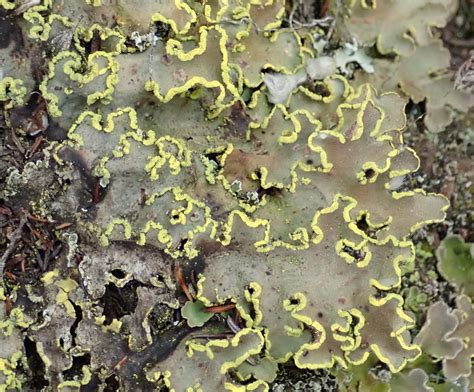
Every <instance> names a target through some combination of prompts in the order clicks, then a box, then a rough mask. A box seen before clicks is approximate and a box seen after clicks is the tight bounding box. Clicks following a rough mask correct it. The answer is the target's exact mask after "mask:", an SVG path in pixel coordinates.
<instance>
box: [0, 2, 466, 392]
mask: <svg viewBox="0 0 474 392" xmlns="http://www.w3.org/2000/svg"><path fill="white" fill-rule="evenodd" d="M431 3H437V5H436V7H434V6H433V5H432V4H431ZM438 3H439V4H438ZM448 3H449V4H448ZM448 3H446V2H433V1H431V2H430V1H428V0H420V1H410V2H405V1H404V2H400V3H396V2H386V3H384V2H377V3H376V2H370V4H372V5H369V4H368V3H367V2H365V1H361V2H359V1H354V2H350V4H346V6H347V7H348V8H347V10H348V11H350V16H349V17H348V19H346V20H345V21H341V23H345V26H346V27H347V29H348V31H349V32H351V34H353V36H355V37H357V38H359V39H360V40H361V43H363V44H366V43H368V42H369V41H372V40H376V39H377V48H378V50H379V51H380V52H381V53H382V54H387V53H389V52H393V51H396V52H397V53H398V54H399V55H400V61H399V62H397V63H396V65H395V66H396V67H398V68H397V69H400V73H392V75H394V76H393V78H395V79H396V78H398V79H397V82H400V83H401V84H402V89H403V90H404V91H405V92H406V94H408V95H412V93H411V92H410V91H409V88H408V87H406V88H404V87H403V86H404V84H403V81H404V80H407V79H406V78H411V77H414V76H413V73H412V71H413V69H416V64H417V63H415V60H414V58H415V56H417V54H416V53H417V51H418V53H419V51H423V50H425V49H426V48H427V47H428V46H430V45H431V46H436V45H438V44H437V43H433V42H432V40H433V38H432V36H431V28H432V27H434V26H441V25H443V24H444V23H445V13H446V12H447V11H449V12H452V10H453V5H452V4H451V2H448ZM138 4H140V6H139V7H137V5H138ZM0 6H2V7H3V8H4V9H7V10H10V9H11V10H14V9H15V8H16V7H17V6H18V4H17V3H16V2H9V1H2V2H0ZM426 9H429V10H430V12H429V14H427V13H425V10H426ZM22 11H23V10H22ZM400 12H405V13H406V14H407V15H410V17H409V18H406V19H403V18H402V19H403V20H404V21H405V22H406V26H405V24H403V25H401V24H398V25H396V26H397V27H396V28H395V27H394V26H395V25H394V24H390V23H387V22H386V21H385V22H383V23H382V21H383V20H384V18H385V17H386V16H387V15H392V16H396V17H397V18H398V17H400V15H402V14H400ZM367 18H369V19H370V20H372V21H375V22H374V23H372V24H371V25H370V26H369V27H367V26H366V25H364V24H362V23H360V20H367ZM412 25H414V26H416V30H411V33H412V35H411V36H408V35H407V34H406V33H407V31H410V29H409V27H410V26H412ZM21 27H22V31H23V32H24V34H25V35H27V36H28V39H29V40H31V41H32V42H35V43H36V44H38V45H44V48H45V52H44V53H45V57H44V63H45V64H44V71H45V72H44V75H43V77H42V78H41V80H39V81H38V91H39V93H40V94H41V97H42V98H43V99H44V101H45V102H46V104H47V111H48V115H49V116H50V118H51V121H52V122H54V125H55V126H56V127H58V128H59V129H62V130H64V132H65V136H64V137H63V138H58V139H57V140H56V141H52V142H50V144H49V146H48V154H49V155H50V156H51V158H52V160H54V164H55V165H59V166H67V165H71V166H72V165H74V166H75V167H77V168H78V170H79V171H80V173H81V174H80V177H81V179H80V180H79V181H80V182H82V183H83V184H85V185H86V186H87V187H88V188H89V191H90V195H89V196H90V197H89V200H88V203H86V204H80V203H79V202H78V203H77V206H76V207H77V209H76V211H75V214H74V215H75V216H74V217H75V220H76V224H77V230H78V233H79V235H80V237H81V238H84V239H89V244H83V245H82V246H79V249H76V248H75V246H76V241H72V239H71V237H70V239H71V244H74V252H72V253H71V252H70V254H69V255H68V260H64V261H63V264H62V265H61V266H60V268H56V269H52V270H50V271H48V272H45V274H44V275H43V276H42V278H41V282H42V283H41V284H42V286H41V287H40V288H38V287H36V288H34V289H32V291H34V292H35V295H36V297H35V298H37V296H38V293H41V296H42V297H43V298H45V302H44V303H43V310H42V319H37V320H36V321H35V323H34V326H33V327H31V334H30V339H32V340H33V341H34V345H35V348H36V351H37V353H38V355H39V356H40V357H41V360H42V362H43V363H44V367H45V373H46V374H47V377H48V379H49V381H50V382H51V385H54V386H56V387H57V388H65V387H78V388H79V387H80V386H81V385H86V384H89V385H102V386H103V384H104V383H106V382H107V380H109V379H110V377H112V374H118V375H121V376H123V377H122V379H121V380H120V381H118V382H119V384H120V385H121V386H122V387H124V388H128V390H132V389H133V388H135V389H136V390H139V388H142V389H143V390H147V389H146V388H153V387H156V388H158V387H160V386H166V387H167V388H169V390H171V391H215V390H231V391H268V390H269V383H271V382H272V381H273V380H274V379H275V376H276V371H277V367H278V364H281V363H288V362H293V363H294V364H295V365H296V366H297V367H299V368H304V369H334V368H335V367H336V366H337V367H339V368H342V369H350V368H352V367H353V366H358V365H362V364H364V363H366V362H367V361H368V360H369V358H377V360H379V361H380V362H381V363H383V364H384V365H385V366H387V368H388V369H389V370H390V372H392V373H397V372H400V371H402V369H403V368H404V367H405V366H406V365H407V364H408V363H412V362H413V361H415V360H417V358H420V356H421V355H422V351H423V349H424V348H423V345H424V344H425V343H423V342H422V340H423V339H422V338H420V337H418V338H417V339H418V340H415V341H413V339H412V336H411V334H410V330H411V329H412V328H413V327H414V325H415V319H414V317H412V316H411V315H410V314H409V313H408V312H406V311H405V310H404V308H403V297H402V296H401V295H400V294H398V292H397V290H398V289H399V288H400V285H401V275H402V268H403V267H404V265H408V264H412V263H413V261H414V258H415V250H414V246H413V243H412V242H411V241H410V237H409V236H410V234H412V233H413V232H414V231H415V230H417V229H418V228H420V227H422V226H423V225H426V224H429V223H433V222H439V221H442V220H443V219H444V216H445V211H446V209H447V208H448V202H447V200H446V198H444V197H443V196H440V195H436V194H429V193H426V192H424V191H422V190H420V189H412V190H406V189H404V188H403V189H402V185H403V180H404V178H405V176H407V175H409V174H411V173H413V172H415V171H416V170H417V169H418V166H419V159H418V157H417V155H416V153H415V151H413V150H412V149H410V148H408V147H407V146H405V145H404V141H403V131H404V128H405V125H406V118H405V112H404V109H405V105H406V100H405V99H404V98H402V97H400V96H399V95H397V94H396V93H390V92H381V91H380V90H379V91H377V88H378V87H379V86H380V84H378V82H377V81H376V79H373V78H377V77H380V76H379V75H380V72H379V71H377V69H378V64H377V62H376V61H375V68H374V69H372V67H371V65H367V64H368V63H366V62H368V60H367V54H366V53H365V52H358V54H357V55H353V54H348V52H347V51H344V50H340V51H339V53H340V57H341V56H342V57H343V58H339V59H338V60H334V63H332V61H331V60H328V57H329V58H331V56H327V54H323V53H319V52H318V50H317V49H315V48H316V47H317V45H316V37H317V36H318V35H321V30H320V29H314V28H313V27H306V26H302V27H301V28H298V29H295V28H294V27H293V26H291V25H289V24H288V20H287V19H286V9H285V1H283V0H268V1H259V0H252V1H250V0H218V1H217V0H216V1H207V2H198V1H183V0H174V1H167V2H162V1H155V2H152V1H150V2H145V3H144V4H142V2H138V1H127V2H126V1H118V2H106V1H95V0H94V1H77V2H60V1H49V0H48V1H42V2H41V4H39V5H34V6H31V7H29V8H28V9H26V10H24V11H23V12H21ZM377 37H378V38H377ZM345 47H346V48H347V45H346V46H345ZM440 50H441V49H440ZM351 56H352V57H351ZM323 57H326V58H325V59H323ZM423 58H425V57H423ZM323 60H324V61H323ZM353 61H355V62H360V63H363V64H366V65H365V67H364V68H363V69H365V70H366V71H367V70H368V72H372V71H374V74H373V76H370V77H369V78H368V79H367V80H365V81H368V82H369V83H365V82H364V83H363V81H362V79H363V77H361V78H358V77H356V80H355V81H351V80H348V78H346V77H345V76H344V75H345V74H347V72H348V68H346V65H347V64H349V63H350V62H353ZM405 66H406V67H405ZM445 66H446V65H445V64H444V63H443V65H442V67H445ZM338 67H339V68H338ZM407 67H408V68H407ZM411 67H413V69H412V68H411ZM407 69H408V70H407ZM7 70H8V68H7ZM405 72H406V73H405ZM371 75H372V74H371ZM423 76H425V75H423ZM364 77H365V75H364ZM417 80H419V79H417ZM446 80H447V79H446ZM446 80H445V79H443V82H442V83H447V81H446ZM430 81H431V79H430ZM433 83H435V84H436V86H438V83H441V82H440V81H439V80H438V79H436V81H435V82H433ZM26 86H29V84H28V83H22V81H21V80H17V79H12V78H11V77H9V76H8V75H6V77H5V78H3V79H2V80H1V81H0V102H5V103H6V108H7V109H9V110H10V109H14V108H17V107H21V106H22V105H24V104H25V103H26V100H27V99H28V98H27V97H28V94H29V92H30V91H28V90H27V87H26ZM279 86H281V87H279ZM430 88H431V87H430ZM433 88H434V87H433ZM436 88H437V87H436ZM278 90H282V91H278ZM430 91H431V90H430ZM277 93H280V94H277ZM413 94H414V93H413ZM430 94H431V92H428V93H427V92H425V91H423V92H422V93H420V95H418V97H419V99H418V98H414V99H415V100H417V99H418V100H421V99H424V97H426V96H428V99H429V101H428V102H430V99H431V98H430V97H431V95H430ZM433 94H434V93H433ZM456 94H457V93H456ZM453 99H454V98H453ZM456 99H458V98H456ZM458 101H459V102H460V101H461V99H459V100H458ZM458 101H456V102H458ZM453 102H455V101H452V100H449V101H446V102H443V103H436V104H435V103H433V105H432V108H435V107H436V105H438V104H439V105H441V107H442V109H443V110H447V111H448V112H449V113H451V106H455V104H454V103H453ZM432 108H430V109H429V110H430V112H429V113H431V116H433V109H432ZM448 117H449V116H448ZM440 121H441V122H437V123H438V124H442V123H443V121H444V123H446V121H445V120H444V117H443V120H440ZM427 125H428V126H429V124H428V123H427ZM51 164H52V163H51ZM12 173H13V172H12ZM25 173H26V171H25V172H24V173H23V174H20V173H16V172H15V174H14V175H13V174H12V175H11V182H12V184H13V182H15V181H16V182H15V183H19V182H21V181H26V182H28V179H25V178H26V177H25V175H26V174H25ZM13 185H14V184H13ZM13 185H12V186H11V188H12V190H11V191H9V192H10V193H4V194H2V196H3V197H9V196H11V195H12V194H14V193H12V192H16V190H15V189H16V188H15V186H13ZM65 188H67V187H65ZM75 193H77V188H76V187H74V186H70V187H69V188H68V189H64V190H63V192H62V196H61V197H65V198H67V197H69V200H76V199H79V198H74V194H75ZM68 195H69V196H68ZM74 238H75V237H74ZM85 242H87V240H86V241H85ZM95 242H98V243H100V246H101V247H102V246H103V247H104V248H100V249H97V244H96V247H95V248H94V246H91V244H94V243H95ZM71 249H72V248H71ZM130 249H132V250H130ZM151 249H152V250H151ZM158 250H159V251H160V252H158ZM76 251H77V252H82V254H81V255H80V257H79V256H77V257H78V259H75V257H76V254H75V253H76ZM148 258H153V260H155V261H156V263H154V264H153V263H150V262H149V261H146V260H148ZM72 260H77V261H78V263H79V267H78V269H77V268H74V265H73V262H72ZM188 262H192V263H194V264H195V265H197V266H198V267H196V268H195V269H196V270H197V271H198V272H197V273H195V274H192V273H191V274H188V279H189V280H194V283H193V286H194V290H190V288H189V287H187V290H189V292H187V293H186V294H187V296H188V298H187V299H188V302H187V303H186V304H184V305H183V310H182V312H181V313H182V315H183V316H184V318H185V319H186V320H187V323H188V325H187V326H186V327H183V328H182V331H184V332H181V335H179V334H177V336H178V335H179V336H180V338H179V339H178V338H177V337H172V338H170V339H169V340H167V339H162V341H161V342H160V341H159V340H157V339H156V336H157V333H158V332H157V328H156V325H155V324H154V323H156V324H158V323H159V322H158V321H157V320H156V317H155V314H156V312H157V309H158V306H164V307H166V308H167V309H171V312H172V311H173V310H174V309H176V308H178V307H179V306H180V304H179V303H178V302H177V301H176V299H175V290H176V287H175V285H174V283H173V282H172V281H171V276H172V275H173V272H172V271H173V268H176V269H175V271H179V268H180V267H174V266H173V265H174V264H176V265H178V266H180V265H186V264H187V263H188ZM189 276H191V277H192V279H191V278H190V277H189ZM186 284H187V283H186V282H185V285H186ZM185 291H186V290H185ZM191 291H192V292H191ZM125 293H126V294H127V295H125ZM104 298H115V301H119V302H120V300H122V301H123V303H122V304H121V306H120V307H119V309H120V311H111V310H110V308H111V306H110V304H109V303H108V302H107V301H106V300H105V299H104ZM117 298H118V300H117ZM460 298H461V297H460ZM460 301H461V302H460V303H459V306H460V307H461V308H462V309H463V310H464V312H465V313H466V314H467V315H470V313H469V309H467V308H468V306H467V305H466V303H465V300H464V299H462V300H461V299H460ZM216 309H225V311H224V312H221V311H217V310H216ZM210 311H211V312H212V311H216V316H215V317H213V315H212V314H211V315H209V312H210ZM203 312H207V313H206V314H204V313H203ZM430 314H431V313H430ZM463 317H464V316H463ZM469 317H471V316H469ZM163 324H165V323H163ZM183 324H186V323H185V322H184V323H183V322H181V323H180V322H179V320H178V321H177V322H176V323H175V325H178V326H183ZM160 325H161V324H160ZM469 325H470V322H468V323H466V321H465V320H464V319H463V318H462V317H461V315H459V318H458V322H457V324H456V326H458V332H457V333H458V334H461V335H462V336H464V335H463V334H465V331H464V330H465V329H466V328H469ZM189 327H200V328H201V327H202V328H201V330H200V331H198V332H202V334H201V336H199V334H196V333H191V334H190V333H189ZM166 328H168V330H169V331H171V332H173V331H174V330H173V327H172V326H168V327H166ZM186 328H187V329H186ZM229 329H230V331H229ZM424 330H425V331H426V330H428V327H427V328H425V329H424ZM161 332H163V331H160V333H161ZM450 332H452V331H450ZM420 334H421V336H423V335H424V334H425V332H423V330H422V332H420ZM222 335H224V337H222ZM461 335H459V336H461ZM419 336H420V335H419ZM209 337H210V338H212V337H215V339H210V338H209ZM456 339H461V338H460V337H458V335H456ZM163 342H164V343H163ZM168 343H169V345H168V346H166V345H167V344H168ZM157 344H163V346H160V347H161V348H160V350H161V351H160V350H157V349H156V345H157ZM165 346H166V347H165ZM163 347H164V348H163ZM429 350H430V349H428V351H427V352H428V354H430V355H434V356H437V355H438V354H437V353H434V352H433V353H432V352H430V351H429ZM471 351H472V350H470V348H465V349H464V351H462V352H461V351H458V352H457V353H456V354H457V355H458V357H459V363H461V362H462V366H464V368H463V370H462V371H460V372H458V373H456V372H455V371H454V370H452V369H453V367H454V365H453V363H452V362H449V360H452V359H453V358H448V360H447V361H448V362H447V365H446V366H448V367H449V366H451V367H449V370H446V371H447V372H449V376H447V377H450V379H454V378H455V376H456V375H457V374H459V375H460V376H462V377H467V376H468V374H467V372H466V371H464V370H465V367H466V363H465V362H466V361H465V358H468V357H469V358H470V356H471ZM153 352H159V353H166V355H165V354H163V355H162V356H161V357H160V356H159V355H158V354H152V353H153ZM160 355H161V354H160ZM2 358H3V354H2ZM78 358H81V361H83V362H84V363H86V365H84V366H82V367H80V369H81V370H80V372H79V375H78V374H75V375H74V377H71V376H70V375H69V377H67V376H64V375H65V374H67V371H68V370H69V369H72V368H74V369H76V370H77V369H78V368H79V366H78V365H75V363H78V361H79V359H78ZM370 360H372V359H370ZM4 361H10V362H8V365H5V366H7V367H8V369H9V367H11V366H12V365H11V361H13V359H11V358H10V359H8V358H7V357H5V359H4ZM127 361H128V362H127ZM81 363H82V362H81ZM456 363H457V362H456ZM5 366H4V367H5ZM460 366H461V365H460ZM7 373H8V372H7ZM7 373H5V372H4V374H5V375H6V376H8V377H10V376H9V373H8V374H7ZM8 380H9V379H8ZM8 380H7V381H4V384H5V385H8V386H9V385H10V384H11V383H13V382H14V381H13V379H12V380H11V381H8ZM397 380H398V381H397V382H398V385H418V386H420V387H421V389H420V390H423V387H424V386H425V384H426V382H425V381H426V380H425V375H424V374H422V373H421V371H420V370H413V371H411V372H410V373H406V374H405V373H402V374H401V375H400V376H399V378H398V379H397ZM7 382H10V384H7ZM101 383H102V384H101ZM394 385H396V382H395V383H394ZM394 388H395V387H394ZM399 388H402V387H399ZM148 390H149V389H148ZM393 390H396V389H393ZM399 390H401V389H399ZM425 390H426V389H425Z"/></svg>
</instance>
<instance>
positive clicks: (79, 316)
mask: <svg viewBox="0 0 474 392" xmlns="http://www.w3.org/2000/svg"><path fill="white" fill-rule="evenodd" d="M69 302H71V304H72V306H73V307H74V311H75V312H76V319H75V320H74V323H73V324H72V325H71V328H70V332H71V339H72V346H75V345H76V336H77V333H76V330H77V327H78V325H79V323H80V322H81V321H82V318H83V315H82V309H81V307H80V306H78V305H76V304H75V303H74V301H72V300H71V299H69Z"/></svg>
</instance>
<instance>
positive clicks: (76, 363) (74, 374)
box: [63, 353, 91, 380]
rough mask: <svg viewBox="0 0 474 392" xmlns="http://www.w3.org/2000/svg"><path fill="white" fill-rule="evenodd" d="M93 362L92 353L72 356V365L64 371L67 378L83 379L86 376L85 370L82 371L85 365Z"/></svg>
mask: <svg viewBox="0 0 474 392" xmlns="http://www.w3.org/2000/svg"><path fill="white" fill-rule="evenodd" d="M90 364H91V355H90V354H89V353H85V354H84V355H80V356H77V357H72V366H71V367H70V368H69V369H67V370H65V371H64V372H63V376H64V379H65V380H74V379H75V378H77V379H79V380H80V379H82V378H83V377H84V372H83V371H82V367H83V366H90Z"/></svg>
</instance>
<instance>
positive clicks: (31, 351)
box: [23, 337, 49, 391]
mask: <svg viewBox="0 0 474 392" xmlns="http://www.w3.org/2000/svg"><path fill="white" fill-rule="evenodd" d="M23 344H24V346H25V354H26V358H27V361H28V367H29V368H30V371H31V377H30V378H29V380H28V384H29V385H30V386H31V387H32V388H33V389H32V390H37V391H40V390H42V389H43V388H46V387H47V386H48V385H49V383H48V381H47V380H45V378H44V375H45V366H44V363H43V360H42V359H41V357H40V355H39V354H38V351H37V349H36V342H34V341H33V340H31V339H29V338H28V337H25V339H24V340H23Z"/></svg>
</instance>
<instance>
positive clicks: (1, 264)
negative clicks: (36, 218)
mask: <svg viewBox="0 0 474 392" xmlns="http://www.w3.org/2000/svg"><path fill="white" fill-rule="evenodd" d="M27 221H28V219H27V218H26V216H25V215H23V216H22V217H21V218H20V223H19V224H18V227H17V229H16V230H15V231H14V232H13V234H12V235H11V237H10V244H8V247H7V250H6V251H5V253H4V254H3V256H2V258H1V259H0V271H1V273H2V275H3V272H4V269H5V264H6V262H7V260H8V259H9V258H10V256H11V254H12V253H13V251H14V250H15V248H16V246H17V244H18V241H20V240H21V237H22V234H23V228H24V227H25V225H26V223H27Z"/></svg>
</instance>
